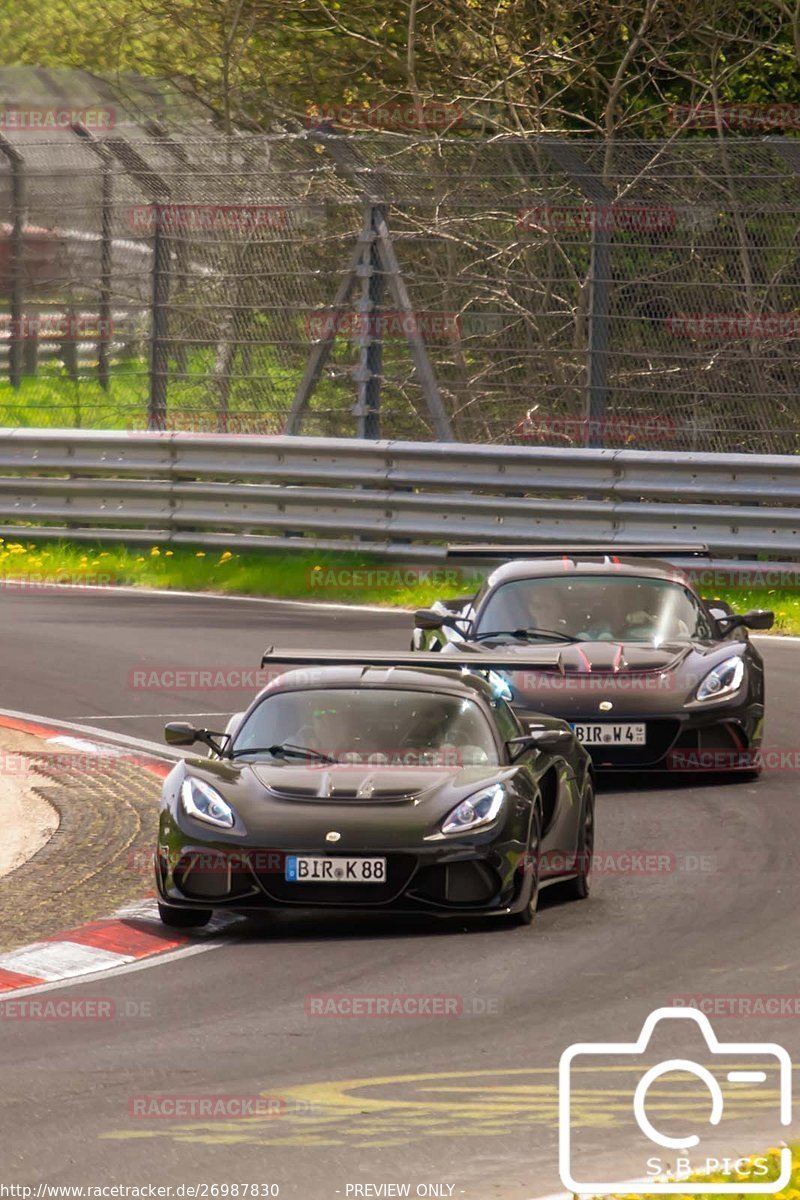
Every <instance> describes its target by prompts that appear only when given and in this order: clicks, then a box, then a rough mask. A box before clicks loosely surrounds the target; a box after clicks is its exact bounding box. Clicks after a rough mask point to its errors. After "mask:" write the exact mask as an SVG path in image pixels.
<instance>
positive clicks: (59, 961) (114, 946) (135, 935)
mask: <svg viewBox="0 0 800 1200" xmlns="http://www.w3.org/2000/svg"><path fill="white" fill-rule="evenodd" d="M132 909H133V910H132V911H131V910H128V909H122V910H120V912H119V913H116V914H115V915H114V916H113V917H108V918H106V919H104V920H100V921H92V922H90V924H88V925H81V926H80V927H79V928H78V929H70V930H67V931H66V932H65V933H58V934H56V935H55V936H53V937H49V938H46V939H45V940H44V941H41V942H32V943H31V944H30V945H29V946H22V947H21V948H20V949H19V950H10V951H8V953H6V954H0V993H2V992H10V991H14V990H15V989H17V988H28V987H33V986H35V985H36V984H39V983H53V982H54V981H55V980H62V979H73V978H75V977H76V976H78V975H95V974H97V973H98V972H100V971H110V970H112V969H113V968H115V967H122V966H126V965H127V964H128V963H132V962H136V961H138V960H139V959H141V958H149V957H150V956H151V955H153V954H162V953H163V952H164V951H166V950H175V949H177V948H178V947H179V946H184V945H186V944H187V943H189V942H191V941H193V940H195V939H193V938H191V937H189V936H187V935H185V934H180V933H174V932H173V931H172V930H169V931H167V930H166V929H165V928H164V926H162V925H161V924H160V922H159V921H158V913H157V911H156V904H155V901H154V900H153V901H144V902H142V903H141V904H139V905H136V906H132ZM131 918H133V919H134V920H135V921H136V922H139V923H137V924H131V923H130V921H131ZM150 922H152V923H153V926H154V927H153V929H152V930H150V929H147V928H143V926H144V925H145V923H147V924H149V923H150ZM162 929H163V933H162V932H161V930H162Z"/></svg>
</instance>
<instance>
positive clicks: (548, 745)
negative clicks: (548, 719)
mask: <svg viewBox="0 0 800 1200" xmlns="http://www.w3.org/2000/svg"><path fill="white" fill-rule="evenodd" d="M573 736H574V735H573V733H572V730H571V729H549V728H545V729H531V730H530V731H529V732H528V733H526V734H523V736H522V737H515V738H512V739H511V741H510V742H506V745H507V746H508V753H509V757H510V759H511V761H512V762H516V761H517V759H518V758H521V757H522V755H523V754H525V752H526V751H528V750H558V749H559V747H560V746H562V745H563V744H564V742H565V741H566V740H567V739H568V738H571V737H573Z"/></svg>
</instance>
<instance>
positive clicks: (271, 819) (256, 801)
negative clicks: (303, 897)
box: [165, 758, 518, 849]
mask: <svg viewBox="0 0 800 1200" xmlns="http://www.w3.org/2000/svg"><path fill="white" fill-rule="evenodd" d="M517 769H518V768H516V767H514V766H498V765H496V764H495V765H494V766H480V767H462V768H460V769H459V768H458V767H452V768H436V767H423V768H413V767H405V766H403V767H391V766H390V767H378V768H375V767H366V766H360V767H356V766H350V765H347V766H345V765H338V764H337V765H336V766H312V765H306V764H302V765H298V764H296V763H279V762H275V763H273V762H269V763H266V762H265V763H246V764H245V763H231V762H229V761H228V762H225V761H214V760H209V759H196V758H195V759H191V760H189V761H187V762H185V763H183V764H179V765H178V766H177V767H176V769H175V771H174V772H172V773H171V775H170V777H169V779H168V780H167V781H166V783H165V798H167V799H169V797H170V796H172V797H173V799H176V798H177V791H178V789H179V787H180V783H181V780H182V778H183V777H184V774H185V772H187V771H188V772H189V773H191V774H192V775H193V776H195V777H196V778H201V779H205V780H206V782H208V783H210V784H211V785H212V786H213V787H215V788H217V790H218V791H219V792H221V794H222V795H223V796H224V797H225V799H226V800H227V801H228V802H229V803H230V804H231V805H232V806H233V808H234V810H235V812H236V813H237V815H238V817H239V818H241V821H242V822H243V825H244V829H243V831H242V832H237V830H232V831H231V832H230V833H229V834H228V833H226V834H224V835H221V834H220V833H217V834H216V835H214V837H215V840H218V839H219V838H220V837H221V836H222V837H224V840H226V841H227V840H229V839H233V840H235V841H239V842H240V844H242V845H258V846H264V845H268V846H271V847H282V846H283V847H294V848H295V849H296V848H297V847H302V846H316V845H319V846H322V845H324V834H325V832H326V831H327V830H329V829H331V826H332V825H333V826H335V827H336V829H338V830H340V831H341V832H342V839H343V840H342V846H350V847H355V846H359V845H360V846H366V847H369V846H375V845H378V844H380V845H383V846H392V845H394V846H404V845H408V844H411V843H414V844H417V843H418V842H419V840H420V838H423V837H425V836H426V835H427V834H428V833H429V832H430V830H431V829H432V828H435V826H436V825H437V823H438V822H439V821H441V819H442V818H443V817H444V816H446V815H447V813H449V812H450V811H451V810H452V809H453V808H455V807H456V806H457V805H458V804H460V803H461V801H462V800H464V799H466V797H467V796H470V795H472V794H473V793H474V792H477V791H480V790H481V788H483V787H487V786H489V785H490V784H493V783H496V782H502V781H503V780H505V779H507V778H510V777H511V776H513V775H515V774H516V772H517ZM181 828H182V829H183V831H184V835H185V837H186V838H187V839H189V838H203V839H208V838H209V836H210V835H209V830H208V828H203V827H202V826H201V825H200V824H199V823H198V822H194V821H192V820H191V818H187V817H185V816H183V817H181Z"/></svg>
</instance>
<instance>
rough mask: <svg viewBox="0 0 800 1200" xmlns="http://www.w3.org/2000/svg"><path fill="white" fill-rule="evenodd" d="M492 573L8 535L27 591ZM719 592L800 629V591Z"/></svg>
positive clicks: (324, 556)
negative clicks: (66, 585)
mask: <svg viewBox="0 0 800 1200" xmlns="http://www.w3.org/2000/svg"><path fill="white" fill-rule="evenodd" d="M484 576H485V571H483V570H480V569H478V568H474V567H469V566H466V567H456V566H448V565H444V564H443V565H441V566H439V565H414V564H412V563H389V562H387V561H386V560H385V559H382V558H378V557H376V556H371V555H369V554H366V553H365V554H356V553H353V554H349V553H326V552H324V551H313V550H301V549H295V548H293V549H291V550H285V551H276V550H265V551H247V552H245V553H238V552H235V551H232V550H222V551H218V550H203V549H193V548H191V547H183V546H179V547H175V549H170V548H169V547H166V546H158V545H154V546H149V547H146V548H141V549H139V548H136V547H131V546H124V545H119V546H116V545H102V544H75V543H70V542H38V543H36V542H28V541H25V540H23V539H22V538H20V540H18V541H12V540H10V539H7V540H3V539H2V538H0V580H5V581H12V580H13V581H15V582H14V586H15V587H16V586H18V587H20V588H22V587H29V588H35V587H37V586H42V585H44V584H48V583H57V582H61V583H69V584H73V585H78V586H80V585H81V584H84V585H94V586H106V587H114V586H122V585H126V586H133V587H152V588H166V589H169V590H173V591H190V592H219V593H222V594H225V595H240V596H269V597H274V598H275V599H283V600H321V601H327V602H328V603H343V604H348V603H351V604H352V603H360V604H378V605H384V606H386V607H399V608H421V607H424V606H426V605H428V604H431V603H432V602H433V601H434V600H435V599H436V598H437V597H442V596H459V595H469V594H472V593H473V592H474V591H475V590H476V589H477V587H478V586H479V585H480V582H481V580H482V579H483V578H484ZM7 586H9V585H8V584H7ZM714 591H715V594H716V595H721V596H722V597H723V598H724V599H726V600H728V602H729V603H730V604H731V605H732V606H733V608H734V609H735V610H736V611H737V612H744V611H745V610H746V609H748V608H771V609H773V610H774V612H775V617H776V623H775V629H774V631H775V632H777V633H783V634H800V593H798V592H796V591H793V590H791V589H788V588H766V587H758V588H756V587H751V588H735V589H733V588H732V589H730V590H727V591H725V590H721V589H720V588H719V587H717V588H716V589H715V590H714Z"/></svg>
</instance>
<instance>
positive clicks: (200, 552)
mask: <svg viewBox="0 0 800 1200" xmlns="http://www.w3.org/2000/svg"><path fill="white" fill-rule="evenodd" d="M205 556H206V552H205V550H198V551H197V553H196V554H195V558H205Z"/></svg>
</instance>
